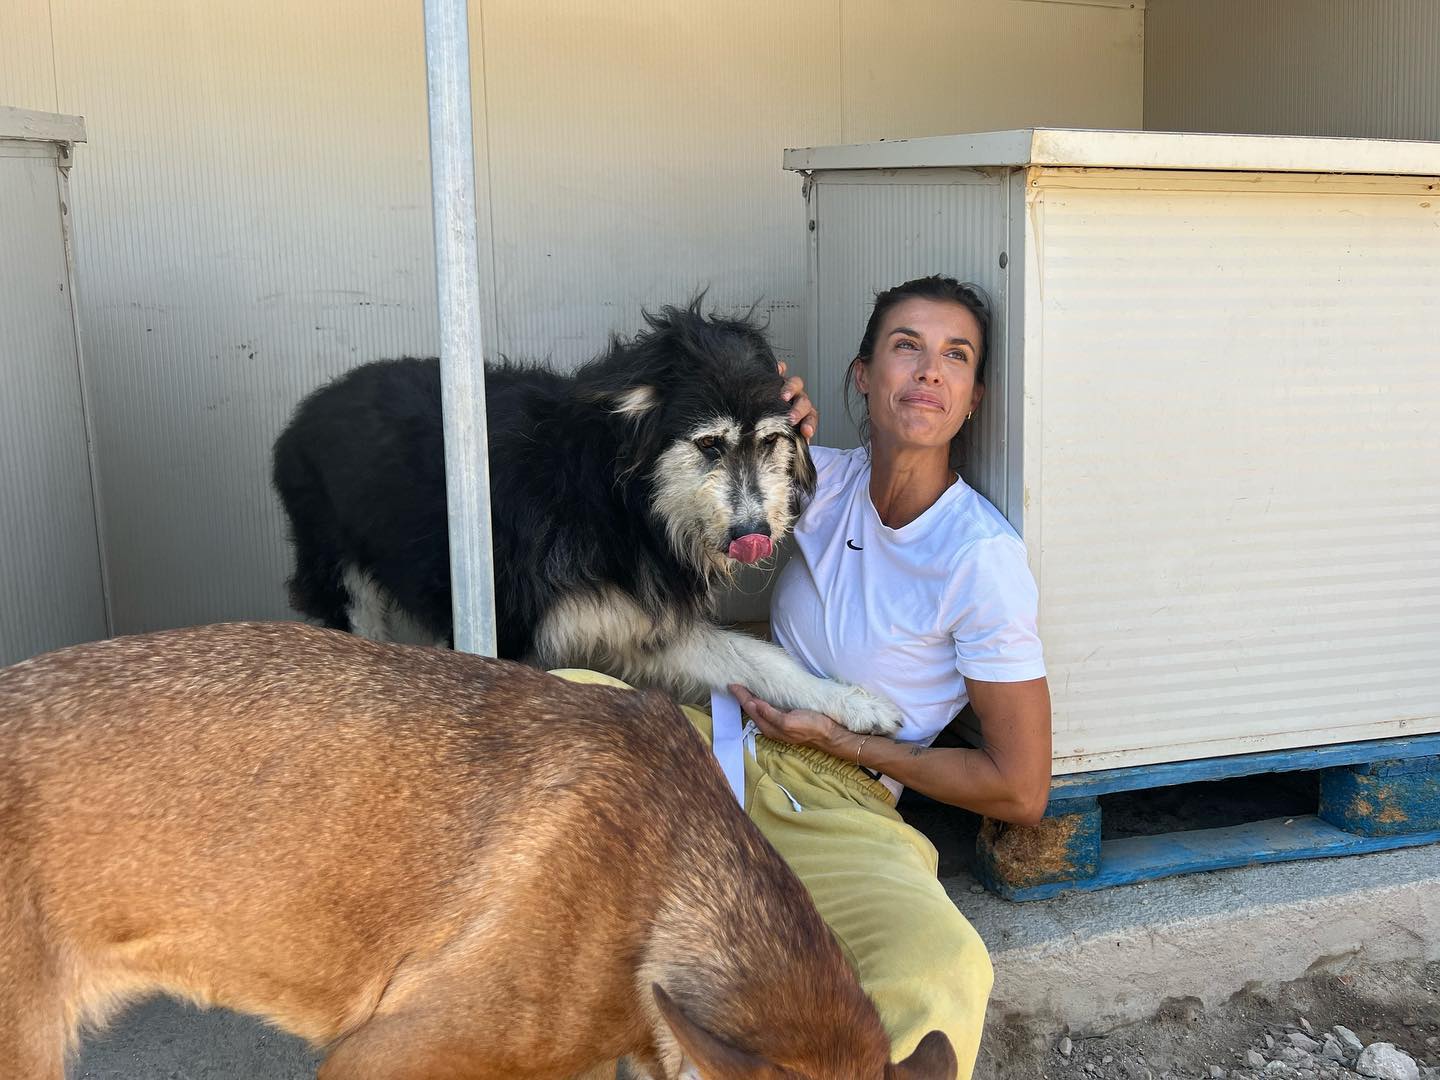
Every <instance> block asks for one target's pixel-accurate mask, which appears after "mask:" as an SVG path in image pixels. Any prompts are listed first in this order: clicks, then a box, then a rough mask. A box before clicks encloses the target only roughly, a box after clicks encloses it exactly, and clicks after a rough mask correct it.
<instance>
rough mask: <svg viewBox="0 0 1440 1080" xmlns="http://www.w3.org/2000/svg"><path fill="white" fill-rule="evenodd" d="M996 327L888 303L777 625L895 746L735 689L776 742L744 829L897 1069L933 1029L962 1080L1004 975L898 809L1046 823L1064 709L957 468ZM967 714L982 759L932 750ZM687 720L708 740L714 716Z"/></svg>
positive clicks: (766, 742) (752, 769)
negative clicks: (813, 925)
mask: <svg viewBox="0 0 1440 1080" xmlns="http://www.w3.org/2000/svg"><path fill="white" fill-rule="evenodd" d="M987 323H988V313H987V309H986V306H985V304H984V301H983V300H982V299H981V297H980V295H979V294H978V292H977V291H976V290H975V289H974V288H973V287H970V286H966V285H962V284H960V283H959V282H957V281H955V280H953V279H951V278H944V277H927V278H921V279H918V280H915V281H909V282H906V283H905V284H903V285H900V286H897V287H895V288H893V289H890V290H888V291H886V292H883V293H881V294H880V295H879V296H878V297H877V298H876V301H875V308H874V310H873V312H872V313H871V316H870V320H869V323H868V324H867V326H866V328H865V335H864V337H863V339H862V340H861V343H860V348H859V351H858V353H857V355H856V357H855V358H854V360H853V361H852V362H851V366H850V371H849V373H848V375H847V389H848V386H849V383H850V381H852V380H853V385H854V387H855V389H856V390H857V391H858V392H859V394H860V396H861V397H862V398H863V399H864V403H865V416H864V419H863V420H862V423H861V432H862V437H863V438H864V440H865V441H866V442H867V444H868V445H867V446H865V447H862V448H860V449H857V450H849V451H838V450H829V449H825V448H822V447H815V448H813V450H812V454H813V456H814V459H815V465H816V470H817V472H818V474H819V481H818V485H817V489H816V494H815V497H814V498H813V500H812V501H811V502H810V504H809V506H808V507H807V508H806V510H805V511H804V513H803V514H802V515H801V516H800V519H799V520H798V521H797V523H796V528H795V541H796V548H797V551H796V554H795V556H794V558H792V559H791V561H790V563H789V564H788V565H787V566H786V568H785V570H784V571H783V572H782V574H781V576H780V579H779V581H778V582H777V585H776V588H775V593H774V597H773V601H772V605H771V626H772V631H773V635H774V638H775V640H776V641H777V642H778V643H779V644H780V645H782V646H783V647H784V648H785V649H786V650H787V651H788V652H790V653H791V654H792V655H793V656H795V657H796V658H797V659H798V660H800V662H801V663H803V664H805V665H806V666H807V667H809V668H810V669H811V670H812V671H813V672H815V673H816V674H818V675H825V676H829V677H833V678H837V679H842V680H844V681H847V682H853V683H859V684H861V685H863V686H865V687H867V688H868V689H871V690H874V691H876V692H878V693H882V694H884V695H886V696H887V697H889V698H890V699H891V700H893V701H894V702H895V703H896V704H897V705H898V706H899V707H900V708H901V710H902V712H903V713H904V714H905V723H904V726H903V728H902V729H901V731H900V732H899V733H898V735H897V736H896V737H895V738H886V737H883V736H877V735H856V734H854V733H853V732H851V731H849V730H847V729H845V728H843V727H841V726H840V725H839V724H837V723H836V722H835V721H834V720H832V719H831V718H830V717H828V716H825V715H823V714H821V713H816V712H811V711H808V710H803V709H802V710H792V711H784V710H781V709H779V708H776V707H775V706H774V705H772V704H771V703H769V702H765V701H762V700H760V699H759V698H757V697H756V696H755V695H754V694H752V693H751V692H750V691H749V690H748V689H747V688H745V687H743V686H732V687H731V688H730V690H731V692H732V693H733V694H734V695H735V697H736V698H737V699H738V700H739V702H740V704H741V707H742V708H743V709H744V711H745V713H746V714H748V715H749V716H750V717H751V718H753V720H754V721H755V723H756V725H757V726H758V728H759V730H760V732H761V736H760V737H759V738H758V739H757V740H756V744H755V748H754V753H753V755H748V756H747V758H746V762H745V769H746V776H745V804H746V810H747V812H748V813H749V814H750V816H751V818H752V819H753V820H754V821H755V823H756V824H757V825H758V826H759V828H760V830H761V832H763V833H764V834H765V836H766V838H767V839H769V840H770V842H771V843H772V844H773V845H774V846H775V847H776V848H777V849H778V850H779V852H780V854H781V855H782V856H784V857H785V859H786V860H787V862H789V864H790V866H791V867H792V868H793V869H794V870H795V872H796V873H797V874H798V876H799V877H800V879H801V880H802V881H803V882H804V883H805V885H806V886H807V888H808V889H809V890H810V892H811V894H812V895H813V897H814V899H815V902H816V905H817V906H818V907H819V909H820V913H821V915H822V916H824V917H825V920H826V921H827V923H829V925H830V927H831V929H832V930H834V931H835V934H836V936H837V937H838V938H839V939H840V941H841V943H842V944H843V945H844V947H845V948H846V950H847V951H848V952H849V954H850V956H851V958H852V960H853V961H854V963H855V966H856V969H857V971H858V972H859V974H860V979H861V982H862V984H863V985H864V987H865V989H866V990H867V991H868V992H869V993H870V995H871V997H872V998H873V999H874V1001H875V1004H876V1007H877V1008H878V1009H879V1010H880V1015H881V1019H882V1020H883V1021H884V1023H885V1025H886V1030H887V1031H888V1032H889V1034H890V1036H891V1039H892V1042H893V1044H894V1057H895V1059H896V1060H901V1059H903V1058H904V1057H905V1056H907V1055H908V1054H909V1053H910V1052H911V1051H912V1050H913V1049H914V1048H915V1045H916V1044H917V1043H918V1042H919V1040H920V1039H921V1038H922V1037H923V1036H924V1035H925V1034H926V1033H927V1032H929V1031H930V1030H932V1029H934V1028H939V1029H940V1030H942V1031H944V1032H945V1033H946V1034H947V1035H948V1036H949V1037H950V1041H951V1043H952V1045H953V1046H954V1048H955V1052H956V1055H957V1057H958V1058H959V1060H960V1076H961V1077H962V1078H964V1077H969V1076H970V1074H971V1071H972V1069H973V1067H974V1062H975V1057H976V1053H977V1051H978V1049H979V1042H980V1033H981V1028H982V1025H983V1021H984V1015H985V1004H986V1001H987V999H988V998H989V994H990V986H991V981H992V973H991V968H990V961H989V957H988V956H987V955H986V952H985V947H984V945H983V943H982V942H981V941H980V939H979V936H978V935H977V934H976V933H975V931H974V929H973V928H972V927H971V926H970V925H969V923H968V922H966V921H965V918H964V916H962V915H961V914H960V913H959V911H957V910H956V909H955V906H954V904H953V903H952V902H951V901H950V899H949V898H948V897H947V896H946V894H945V890H944V888H943V887H942V886H941V885H940V882H939V881H938V880H937V878H936V868H937V857H936V852H935V849H934V847H933V846H932V845H931V844H930V842H929V841H928V840H926V839H925V837H924V836H922V835H921V834H920V833H919V832H917V831H915V830H914V829H912V828H910V827H909V826H907V825H906V824H905V823H904V822H903V821H902V820H901V818H900V815H899V814H898V813H897V812H896V810H895V802H896V800H897V798H898V796H899V793H900V790H901V789H902V787H913V788H914V789H915V790H917V791H919V792H921V793H922V794H925V795H928V796H930V797H931V798H933V799H936V800H939V801H941V802H945V803H949V804H952V805H955V806H960V807H964V808H965V809H967V810H973V811H975V812H976V813H980V814H985V815H987V816H989V817H993V818H998V819H1000V820H1003V821H1010V822H1016V823H1021V824H1032V823H1034V822H1036V821H1038V820H1039V819H1040V817H1041V815H1042V814H1043V813H1044V810H1045V804H1046V800H1047V797H1048V792H1049V785H1050V698H1049V691H1048V688H1047V685H1046V682H1045V671H1044V663H1043V658H1042V656H1041V650H1040V642H1039V639H1038V638H1037V637H1036V633H1035V614H1036V593H1035V584H1034V581H1033V579H1032V578H1031V576H1030V573H1029V569H1028V567H1027V565H1026V560H1025V551H1024V547H1023V545H1022V544H1021V542H1020V540H1019V538H1018V537H1017V536H1016V535H1015V533H1014V531H1013V530H1012V529H1011V528H1010V526H1009V525H1008V524H1007V523H1006V521H1005V519H1004V518H1003V517H1002V516H1001V515H1000V514H999V512H998V511H996V510H995V508H994V507H992V506H991V505H990V504H989V503H988V502H986V501H985V499H983V498H982V497H981V496H980V495H979V494H978V493H976V492H975V491H973V490H972V489H970V488H969V487H968V486H967V485H966V484H965V482H964V481H963V480H961V479H960V477H959V475H958V473H956V472H955V470H954V468H953V466H952V459H953V453H952V449H953V446H954V444H955V440H956V438H957V436H958V435H959V433H960V431H961V428H962V427H963V426H964V424H965V422H966V421H967V420H968V419H969V418H970V416H971V414H972V413H973V412H974V410H975V408H976V407H977V406H978V405H979V404H980V400H981V397H982V395H983V394H984V390H985V384H984V369H985V351H986V347H987V345H988V336H989V334H988V331H989V326H988V325H987ZM788 392H791V393H796V394H797V396H796V398H795V406H796V408H795V413H796V414H798V415H795V416H794V419H796V420H797V421H798V422H799V423H800V425H801V429H802V431H805V429H806V427H813V418H812V417H810V416H809V415H808V414H809V404H808V401H806V400H805V399H804V397H803V392H799V387H798V383H797V382H796V380H791V383H790V384H789V387H788ZM807 434H808V432H807ZM574 674H575V675H577V676H579V677H583V676H581V674H580V673H574ZM591 677H592V678H593V676H591ZM967 702H968V703H969V705H970V706H971V707H972V708H973V709H974V712H975V714H976V716H977V717H978V718H979V721H980V729H981V733H982V735H983V739H982V742H983V746H982V747H981V748H980V749H960V748H932V747H931V746H930V743H931V742H933V741H934V739H935V737H936V736H937V735H938V734H939V732H940V730H941V729H942V728H943V727H944V726H945V725H946V724H948V723H949V722H950V721H951V720H952V719H953V718H954V716H955V715H956V714H957V713H958V712H959V711H960V710H961V709H962V708H963V707H964V706H965V705H966V704H967ZM686 711H687V713H688V714H689V715H690V717H691V719H692V721H693V722H694V723H695V724H696V726H697V728H699V729H700V730H701V732H702V734H704V735H706V736H707V738H708V737H709V735H710V718H709V717H708V716H706V715H705V714H703V713H701V712H700V711H699V710H693V709H687V710H686Z"/></svg>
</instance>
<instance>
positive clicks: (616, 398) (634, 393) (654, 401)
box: [610, 384, 660, 420]
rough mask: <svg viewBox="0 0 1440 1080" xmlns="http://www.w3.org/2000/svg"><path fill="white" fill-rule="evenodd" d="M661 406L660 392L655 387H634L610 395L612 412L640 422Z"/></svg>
mask: <svg viewBox="0 0 1440 1080" xmlns="http://www.w3.org/2000/svg"><path fill="white" fill-rule="evenodd" d="M659 404H660V394H659V391H657V390H656V389H655V387H653V386H647V385H644V384H642V385H640V386H632V387H630V388H629V389H627V390H621V391H619V392H618V393H614V394H611V395H610V411H611V412H613V413H614V414H615V415H616V416H625V417H629V418H631V419H634V420H638V419H640V418H641V417H643V416H644V415H646V414H647V413H649V412H650V411H651V410H652V409H654V408H655V406H657V405H659Z"/></svg>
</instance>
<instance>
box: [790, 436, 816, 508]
mask: <svg viewBox="0 0 1440 1080" xmlns="http://www.w3.org/2000/svg"><path fill="white" fill-rule="evenodd" d="M790 441H791V442H792V443H793V444H794V446H795V453H794V454H792V455H791V457H790V490H791V494H792V496H793V501H794V503H795V512H796V513H797V514H798V513H799V512H800V511H801V510H802V509H804V505H805V503H806V502H807V501H808V500H809V498H810V496H811V495H814V494H815V462H814V460H813V459H812V458H811V457H810V444H809V443H807V442H806V441H805V437H804V436H803V435H801V434H800V433H799V432H798V431H796V432H793V433H792V434H791V436H790Z"/></svg>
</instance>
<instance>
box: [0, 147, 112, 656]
mask: <svg viewBox="0 0 1440 1080" xmlns="http://www.w3.org/2000/svg"><path fill="white" fill-rule="evenodd" d="M57 151H58V148H57V147H56V146H54V145H50V144H45V143H39V142H21V141H19V140H3V139H0V386H3V388H4V390H3V392H0V463H3V467H0V508H3V510H0V666H3V665H4V664H10V663H14V662H15V661H17V660H22V659H24V658H25V657H28V656H33V655H34V654H35V653H38V652H43V651H45V650H48V649H53V648H58V647H60V646H62V645H70V644H74V643H75V642H79V641H89V640H93V639H95V638H100V637H104V636H105V633H106V621H105V601H104V590H103V581H102V577H101V567H100V546H99V542H98V538H97V536H96V530H95V513H94V504H93V502H92V497H91V477H90V461H89V456H88V444H87V440H86V430H85V416H84V408H83V400H82V395H81V389H80V377H79V364H78V361H79V357H78V354H77V350H76V338H75V325H74V321H73V319H72V313H71V306H70V305H71V290H72V282H71V277H70V273H69V266H68V262H67V257H66V248H65V235H64V231H63V229H64V225H63V217H62V192H63V186H62V183H61V178H60V175H59V172H58V169H57Z"/></svg>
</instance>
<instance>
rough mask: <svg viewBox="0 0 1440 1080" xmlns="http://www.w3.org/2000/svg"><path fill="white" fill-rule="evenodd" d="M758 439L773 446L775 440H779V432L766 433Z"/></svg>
mask: <svg viewBox="0 0 1440 1080" xmlns="http://www.w3.org/2000/svg"><path fill="white" fill-rule="evenodd" d="M760 441H761V442H762V443H764V444H765V445H766V446H774V445H775V444H776V443H777V442H779V441H780V433H779V432H778V431H774V432H771V433H770V434H769V435H766V436H765V437H764V438H763V439H761V440H760Z"/></svg>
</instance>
